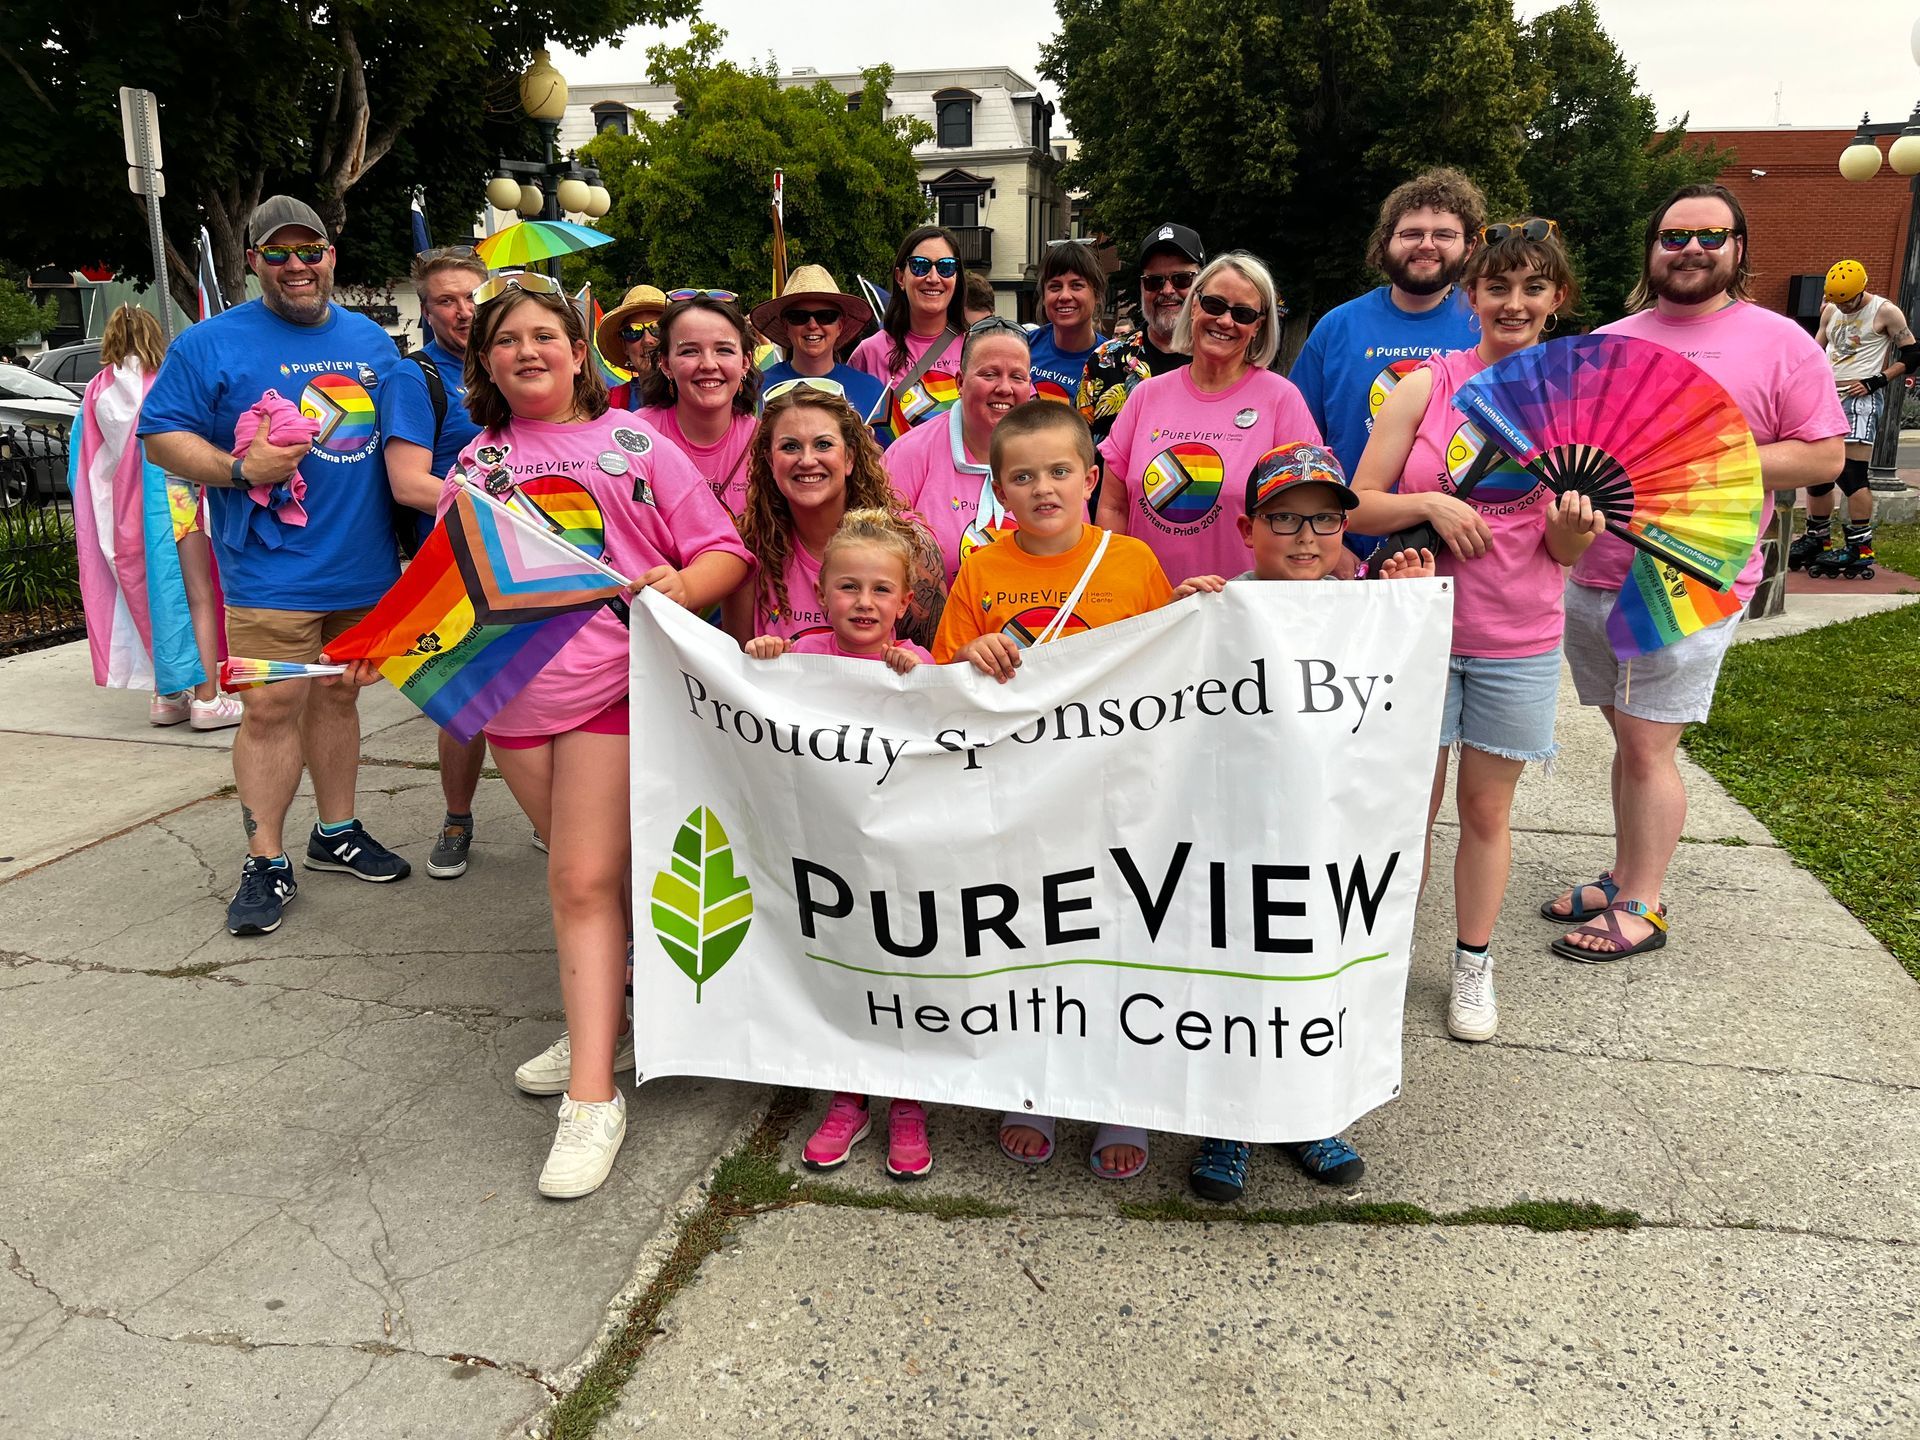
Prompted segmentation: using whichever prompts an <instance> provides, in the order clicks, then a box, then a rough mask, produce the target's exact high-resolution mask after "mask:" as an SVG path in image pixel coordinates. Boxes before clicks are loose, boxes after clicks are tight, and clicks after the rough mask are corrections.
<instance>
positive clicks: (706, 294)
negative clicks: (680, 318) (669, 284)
mask: <svg viewBox="0 0 1920 1440" xmlns="http://www.w3.org/2000/svg"><path fill="white" fill-rule="evenodd" d="M667 299H669V300H724V301H725V302H726V303H727V304H729V305H737V304H738V303H739V302H740V297H739V296H738V295H736V294H734V293H733V291H731V290H669V291H667Z"/></svg>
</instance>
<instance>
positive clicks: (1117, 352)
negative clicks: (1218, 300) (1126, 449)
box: [1075, 224, 1207, 503]
mask: <svg viewBox="0 0 1920 1440" xmlns="http://www.w3.org/2000/svg"><path fill="white" fill-rule="evenodd" d="M1206 259H1207V248H1206V246H1204V245H1202V244H1201V243H1200V237H1199V236H1198V235H1196V234H1194V232H1193V231H1191V230H1189V229H1188V228H1187V227H1186V226H1184V225H1174V224H1166V225H1155V226H1153V227H1152V228H1150V229H1149V230H1148V231H1147V238H1146V240H1145V241H1144V242H1143V243H1142V244H1141V246H1140V262H1139V264H1140V314H1141V315H1142V316H1143V317H1144V318H1145V321H1146V329H1144V330H1141V331H1139V332H1138V333H1137V334H1133V335H1126V336H1121V337H1118V338H1116V339H1113V340H1108V341H1106V342H1105V343H1104V344H1102V345H1100V346H1099V347H1097V348H1096V349H1095V350H1094V352H1093V354H1092V355H1090V356H1089V357H1087V368H1086V370H1085V372H1084V373H1083V374H1082V375H1081V377H1080V393H1079V394H1078V396H1076V397H1075V403H1076V404H1077V405H1078V406H1079V407H1080V414H1081V415H1082V416H1083V417H1084V418H1085V420H1086V422H1087V424H1088V425H1089V426H1090V427H1092V429H1093V443H1094V445H1095V446H1096V447H1097V446H1099V444H1100V443H1101V442H1102V441H1104V440H1105V439H1106V438H1107V432H1108V431H1109V430H1111V429H1113V422H1114V418H1115V417H1116V416H1117V415H1119V413H1120V407H1121V406H1122V405H1124V404H1126V403H1127V396H1128V395H1129V394H1130V393H1131V392H1132V390H1133V387H1134V386H1136V385H1138V384H1139V383H1140V382H1141V381H1142V380H1145V379H1146V378H1147V377H1148V376H1151V375H1164V374H1166V373H1167V371H1169V370H1178V369H1179V368H1180V367H1181V366H1182V365H1185V364H1187V363H1188V362H1189V361H1190V360H1191V359H1192V357H1191V356H1188V355H1182V354H1180V353H1179V352H1177V351H1174V350H1170V349H1169V348H1168V346H1169V345H1171V344H1172V343H1173V322H1174V321H1176V320H1178V319H1179V318H1180V307H1181V306H1182V305H1184V304H1185V303H1186V300H1187V291H1188V290H1190V289H1192V288H1193V277H1194V276H1196V275H1198V274H1199V273H1200V267H1201V266H1202V265H1203V264H1205V263H1206ZM1094 493H1095V501H1096V503H1097V501H1098V497H1099V492H1098V491H1097V490H1096V491H1095V492H1094Z"/></svg>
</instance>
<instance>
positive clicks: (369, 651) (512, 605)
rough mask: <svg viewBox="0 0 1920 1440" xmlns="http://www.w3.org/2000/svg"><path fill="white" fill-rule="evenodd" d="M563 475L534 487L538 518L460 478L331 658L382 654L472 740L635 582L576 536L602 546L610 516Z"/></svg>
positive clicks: (332, 647) (444, 720)
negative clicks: (414, 550)
mask: <svg viewBox="0 0 1920 1440" xmlns="http://www.w3.org/2000/svg"><path fill="white" fill-rule="evenodd" d="M563 483H567V484H568V485H569V488H568V491H567V493H566V494H564V495H549V496H544V497H543V496H534V497H532V499H531V501H530V503H531V504H532V507H533V508H534V509H535V510H536V511H538V518H532V517H529V516H528V515H526V514H523V513H521V511H519V510H516V509H510V508H509V507H507V506H505V505H502V504H501V503H500V502H499V501H497V500H495V499H493V498H492V497H491V496H490V495H488V494H487V493H486V492H485V491H484V490H481V489H480V488H479V487H478V486H476V485H474V484H472V483H471V482H469V483H467V484H464V485H462V486H461V488H460V490H459V492H458V493H456V494H455V496H454V497H453V504H452V505H451V506H450V507H449V508H448V510H447V513H446V514H445V515H443V516H442V517H441V519H440V523H439V524H438V525H436V526H434V527H433V533H432V534H430V535H428V536H427V539H426V543H425V544H423V545H422V546H421V547H420V553H419V554H418V555H416V556H415V557H414V559H413V563H412V564H410V565H409V566H407V569H406V572H405V573H404V574H402V575H401V577H400V579H399V582H398V583H397V584H395V585H394V587H393V588H392V589H391V590H389V591H387V593H386V594H385V595H384V596H382V597H381V599H380V603H379V604H377V605H375V606H374V607H373V610H372V611H371V612H370V613H369V614H368V615H367V617H366V619H364V620H362V621H361V622H360V623H359V624H358V625H356V626H354V627H353V628H352V629H351V630H349V631H347V632H346V634H344V635H342V636H340V637H339V638H338V639H336V640H334V641H333V642H332V643H331V644H329V645H328V646H327V658H328V659H330V660H374V661H377V662H379V666H380V673H381V674H382V675H384V676H386V678H387V679H388V680H390V681H392V682H393V684H394V686H395V687H396V688H397V689H398V690H399V691H400V693H401V694H402V695H404V696H406V697H407V698H408V699H409V700H411V701H412V702H413V703H414V704H416V705H418V706H419V707H420V708H421V710H423V711H424V712H426V715H427V718H428V719H430V720H432V721H433V722H434V723H435V724H436V725H438V726H440V728H441V729H443V730H445V731H446V732H447V733H448V734H450V735H452V736H454V738H456V739H458V740H460V741H462V742H465V741H468V740H471V739H472V738H473V737H474V736H475V735H478V734H479V733H480V731H481V730H482V729H483V728H484V727H485V726H486V723H487V722H488V721H489V720H491V719H492V718H493V717H494V715H496V714H497V713H498V712H499V710H500V707H501V706H503V705H505V704H506V703H507V702H508V701H509V700H511V699H512V698H513V697H514V696H515V695H517V694H519V693H520V691H521V690H522V689H524V688H525V686H526V684H527V682H528V681H529V680H531V679H532V678H533V677H534V676H535V675H537V674H539V672H540V670H541V668H542V667H543V666H545V665H546V663H547V662H548V661H549V660H551V659H553V657H554V656H555V655H557V654H559V653H560V649H561V647H562V646H564V645H565V644H566V643H567V642H568V641H569V640H571V639H572V638H573V637H574V636H575V635H576V634H578V633H579V631H580V627H581V626H583V625H585V624H586V623H587V621H589V620H590V619H592V618H593V615H594V612H595V611H597V610H598V609H599V608H600V606H601V605H603V604H605V603H606V602H607V601H608V600H611V599H614V598H615V597H617V596H618V595H619V594H620V593H621V591H622V590H624V589H625V588H626V586H627V583H628V582H627V581H626V579H625V578H624V577H622V576H621V575H620V573H619V572H618V571H616V570H614V569H612V568H611V567H609V566H607V565H605V564H603V563H602V562H601V561H600V560H599V559H598V558H597V556H596V555H594V554H590V553H589V552H588V550H587V549H585V548H583V547H582V546H581V545H578V544H572V543H569V537H577V538H579V539H582V540H586V541H588V542H589V543H590V544H591V545H592V546H593V547H594V548H595V549H598V548H599V547H600V541H599V536H600V534H601V532H602V526H601V519H600V513H599V511H598V509H597V508H595V507H594V506H593V502H592V497H591V495H589V494H588V493H587V492H586V491H585V490H581V489H580V488H579V487H577V486H571V485H570V482H563ZM576 492H577V493H576ZM522 493H523V494H524V493H525V492H522ZM543 501H545V502H548V503H542V502H543ZM549 503H551V504H552V505H553V506H554V507H555V508H556V509H558V510H559V511H560V512H562V513H557V514H556V513H554V510H553V509H549V508H548V504H549ZM588 510H591V512H592V513H591V514H590V515H589V514H587V513H586V512H587V511H588Z"/></svg>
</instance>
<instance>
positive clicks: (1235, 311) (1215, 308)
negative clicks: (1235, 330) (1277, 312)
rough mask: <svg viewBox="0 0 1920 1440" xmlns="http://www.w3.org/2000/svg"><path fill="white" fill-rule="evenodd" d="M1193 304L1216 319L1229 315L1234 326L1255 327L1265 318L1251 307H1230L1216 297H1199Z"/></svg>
mask: <svg viewBox="0 0 1920 1440" xmlns="http://www.w3.org/2000/svg"><path fill="white" fill-rule="evenodd" d="M1194 303H1195V304H1196V305H1198V306H1199V307H1200V308H1201V309H1202V310H1204V311H1206V312H1207V314H1209V315H1212V316H1214V317H1215V318H1216V319H1217V318H1218V317H1220V316H1222V315H1231V316H1232V317H1233V323H1234V324H1236V325H1255V324H1258V323H1259V322H1260V321H1261V320H1262V319H1264V318H1265V317H1264V316H1262V315H1261V313H1260V312H1259V311H1258V310H1256V309H1254V308H1253V306H1251V305H1230V304H1228V303H1227V302H1226V301H1225V300H1222V299H1221V298H1220V297H1219V296H1218V295H1201V296H1199V297H1197V298H1196V299H1195V301H1194Z"/></svg>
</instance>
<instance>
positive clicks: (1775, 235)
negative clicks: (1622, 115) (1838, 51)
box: [1687, 125, 1913, 329]
mask: <svg viewBox="0 0 1920 1440" xmlns="http://www.w3.org/2000/svg"><path fill="white" fill-rule="evenodd" d="M1853 136H1854V132H1853V130H1852V129H1846V130H1815V129H1801V128H1797V127H1794V126H1784V125H1783V126H1775V127H1769V128H1766V129H1757V130H1689V131H1688V132H1687V139H1688V140H1689V141H1690V142H1697V143H1699V144H1701V145H1703V146H1704V145H1712V146H1716V147H1718V148H1720V149H1722V150H1730V151H1732V152H1733V158H1732V160H1731V161H1730V162H1729V163H1728V165H1727V168H1726V169H1725V170H1724V171H1722V172H1721V175H1720V182H1721V183H1722V184H1723V185H1725V186H1726V187H1727V188H1728V189H1729V190H1731V191H1733V193H1734V194H1735V195H1737V196H1739V197H1740V204H1741V205H1742V206H1743V207H1744V208H1745V210H1746V212H1747V225H1748V227H1749V229H1750V230H1751V231H1752V233H1753V243H1752V244H1751V246H1750V248H1749V252H1748V253H1749V254H1750V255H1751V257H1752V260H1753V265H1754V269H1755V272H1756V273H1755V276H1754V299H1755V300H1756V301H1757V302H1758V303H1760V304H1762V305H1765V306H1766V307H1767V308H1768V309H1770V310H1778V311H1780V312H1781V313H1782V314H1786V315H1795V316H1796V317H1797V318H1799V319H1801V320H1802V322H1803V323H1804V324H1806V325H1807V326H1808V328H1809V329H1811V328H1812V326H1813V324H1814V323H1815V321H1816V320H1817V319H1818V317H1819V306H1820V291H1821V286H1822V282H1823V281H1824V280H1825V278H1826V273H1827V268H1828V267H1829V266H1830V265H1832V264H1833V263H1834V261H1836V260H1858V261H1859V262H1860V263H1861V264H1862V265H1864V266H1866V267H1867V283H1868V285H1869V287H1870V288H1871V289H1872V290H1873V291H1874V293H1876V294H1879V295H1897V294H1898V293H1899V289H1900V272H1901V265H1902V261H1903V259H1904V257H1905V255H1906V248H1907V226H1908V223H1909V217H1910V215H1911V213H1912V209H1913V190H1912V184H1913V182H1912V181H1911V180H1909V179H1908V178H1907V177H1906V176H1904V175H1896V174H1894V172H1893V170H1892V169H1891V168H1890V167H1888V166H1886V165H1885V164H1883V165H1882V166H1881V168H1880V172H1879V174H1877V175H1875V176H1874V177H1873V178H1872V179H1871V180H1863V181H1854V180H1847V179H1844V178H1842V176H1841V174H1840V152H1841V151H1842V150H1844V149H1846V148H1847V146H1848V145H1849V144H1850V143H1851V142H1852V140H1853ZM1879 143H1880V150H1881V153H1882V154H1883V155H1884V154H1885V153H1886V150H1887V147H1888V146H1889V145H1890V144H1891V143H1892V140H1891V138H1890V137H1884V138H1882V139H1881V140H1880V142H1879ZM1800 277H1810V278H1804V279H1801V283H1800V284H1799V285H1796V284H1795V283H1794V282H1795V280H1796V279H1797V278H1800ZM1796 302H1798V303H1797V304H1796ZM1809 307H1810V308H1809Z"/></svg>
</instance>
